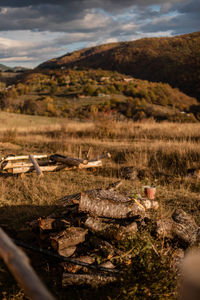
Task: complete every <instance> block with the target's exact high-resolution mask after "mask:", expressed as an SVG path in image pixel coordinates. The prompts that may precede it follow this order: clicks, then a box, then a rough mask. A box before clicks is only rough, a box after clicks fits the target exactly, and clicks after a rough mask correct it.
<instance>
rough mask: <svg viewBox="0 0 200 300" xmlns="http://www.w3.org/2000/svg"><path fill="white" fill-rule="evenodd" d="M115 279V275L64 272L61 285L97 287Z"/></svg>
mask: <svg viewBox="0 0 200 300" xmlns="http://www.w3.org/2000/svg"><path fill="white" fill-rule="evenodd" d="M115 281H117V277H116V276H105V275H102V274H91V275H90V274H70V273H64V274H63V278H62V286H63V287H67V286H69V285H91V286H96V287H98V286H102V285H106V284H108V283H112V282H115Z"/></svg>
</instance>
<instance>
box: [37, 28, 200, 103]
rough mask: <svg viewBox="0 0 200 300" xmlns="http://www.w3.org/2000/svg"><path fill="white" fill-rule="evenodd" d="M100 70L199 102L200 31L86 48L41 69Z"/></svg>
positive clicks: (41, 66)
mask: <svg viewBox="0 0 200 300" xmlns="http://www.w3.org/2000/svg"><path fill="white" fill-rule="evenodd" d="M61 67H62V68H73V67H78V68H83V67H84V68H95V69H97V68H102V69H105V70H113V71H118V72H120V73H124V74H128V75H131V76H133V77H135V78H139V79H145V80H149V81H154V82H165V83H169V84H170V85H171V86H172V87H178V88H179V89H180V90H181V91H182V92H184V93H186V94H188V95H190V96H193V97H196V98H198V99H199V100H200V32H195V33H191V34H185V35H180V36H175V37H164V38H163V37H162V38H144V39H140V40H137V41H131V42H120V43H112V44H106V45H101V46H97V47H92V48H87V49H83V50H80V51H75V52H72V53H68V54H66V55H64V56H62V57H59V58H55V59H52V60H49V61H47V62H45V63H43V64H41V65H40V66H38V68H37V70H41V69H55V68H56V69H57V68H59V69H60V68H61Z"/></svg>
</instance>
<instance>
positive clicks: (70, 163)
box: [50, 154, 88, 167]
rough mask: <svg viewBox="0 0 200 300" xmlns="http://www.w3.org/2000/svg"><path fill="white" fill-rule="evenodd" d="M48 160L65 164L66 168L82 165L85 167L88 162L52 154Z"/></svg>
mask: <svg viewBox="0 0 200 300" xmlns="http://www.w3.org/2000/svg"><path fill="white" fill-rule="evenodd" d="M50 159H51V160H53V161H56V162H61V163H63V164H66V165H68V166H76V167H80V165H81V164H83V165H87V163H88V161H87V160H83V159H80V158H71V157H68V156H63V155H60V154H54V155H51V156H50Z"/></svg>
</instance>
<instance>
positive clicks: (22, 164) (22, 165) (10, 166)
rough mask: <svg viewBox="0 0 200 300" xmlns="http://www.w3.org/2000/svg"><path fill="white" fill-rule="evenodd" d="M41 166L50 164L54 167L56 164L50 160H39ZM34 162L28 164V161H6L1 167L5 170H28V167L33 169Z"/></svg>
mask: <svg viewBox="0 0 200 300" xmlns="http://www.w3.org/2000/svg"><path fill="white" fill-rule="evenodd" d="M38 164H39V166H46V165H49V164H52V165H54V164H55V163H53V162H51V161H49V160H39V161H38ZM32 166H33V164H32V162H26V161H17V162H15V161H4V162H3V163H2V165H1V168H2V169H3V170H7V169H13V168H26V167H32Z"/></svg>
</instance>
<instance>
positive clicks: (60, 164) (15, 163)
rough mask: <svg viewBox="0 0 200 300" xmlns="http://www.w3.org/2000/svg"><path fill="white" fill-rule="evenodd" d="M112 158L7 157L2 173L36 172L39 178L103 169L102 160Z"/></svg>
mask: <svg viewBox="0 0 200 300" xmlns="http://www.w3.org/2000/svg"><path fill="white" fill-rule="evenodd" d="M106 157H108V158H110V157H111V156H110V153H105V154H103V155H101V156H99V157H97V158H95V159H90V160H83V159H80V158H72V157H68V156H63V155H60V154H54V155H50V156H49V155H46V154H42V155H31V154H30V155H22V156H13V155H10V156H7V157H5V158H2V159H1V164H0V166H1V171H2V172H4V173H11V174H23V173H29V172H32V171H36V172H37V174H38V176H42V175H43V172H54V171H59V170H66V171H68V170H73V169H88V168H97V167H102V159H103V158H106Z"/></svg>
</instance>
